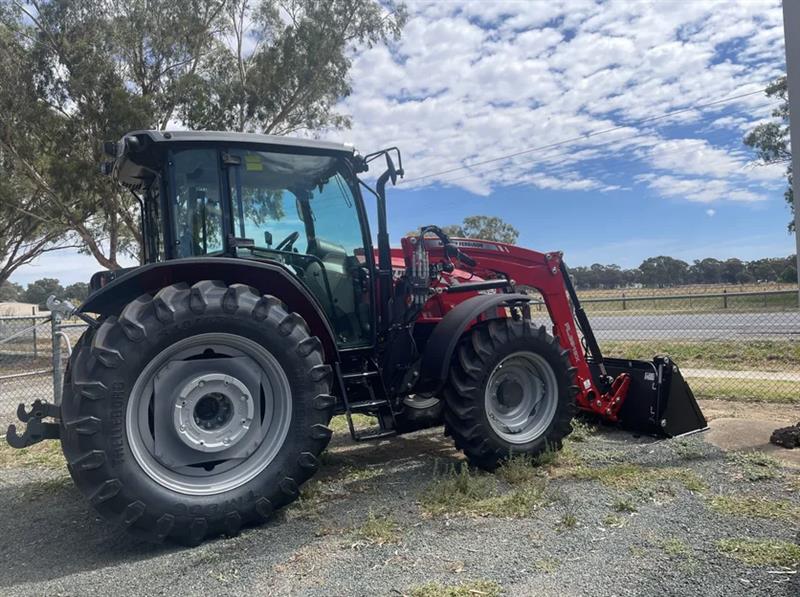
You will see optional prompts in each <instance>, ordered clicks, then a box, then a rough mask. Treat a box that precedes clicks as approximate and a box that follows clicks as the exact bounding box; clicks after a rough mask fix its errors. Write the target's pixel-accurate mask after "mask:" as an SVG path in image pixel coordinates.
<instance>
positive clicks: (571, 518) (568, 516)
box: [558, 512, 578, 529]
mask: <svg viewBox="0 0 800 597" xmlns="http://www.w3.org/2000/svg"><path fill="white" fill-rule="evenodd" d="M558 524H559V526H560V527H561V528H562V529H574V528H575V527H577V526H578V517H577V516H575V514H574V513H572V512H566V513H565V514H564V516H562V517H561V520H560V521H559V523H558Z"/></svg>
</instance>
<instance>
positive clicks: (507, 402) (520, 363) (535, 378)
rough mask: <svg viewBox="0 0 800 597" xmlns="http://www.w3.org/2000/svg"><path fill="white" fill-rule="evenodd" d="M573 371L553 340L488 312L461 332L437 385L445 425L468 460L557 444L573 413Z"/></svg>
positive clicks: (485, 460)
mask: <svg viewBox="0 0 800 597" xmlns="http://www.w3.org/2000/svg"><path fill="white" fill-rule="evenodd" d="M573 384H574V370H573V369H572V368H571V367H570V364H569V361H568V360H567V358H566V356H565V353H564V351H563V350H562V349H561V347H560V346H559V344H558V341H557V340H556V339H555V338H553V337H552V336H550V335H549V334H548V333H547V332H546V331H545V328H544V327H540V328H538V329H536V328H533V327H531V325H530V322H526V321H515V320H512V319H494V320H491V321H488V322H485V323H480V324H478V325H476V326H475V327H474V328H472V329H471V330H470V331H469V332H467V333H466V334H465V335H464V337H463V338H462V339H461V341H460V343H459V346H458V348H457V350H456V354H455V355H454V357H453V362H452V365H451V370H450V376H449V379H448V383H447V384H446V386H445V391H444V396H445V401H446V407H445V429H446V431H447V432H448V433H449V434H450V435H451V436H452V437H453V439H454V441H455V444H456V447H457V448H459V449H460V450H463V451H464V453H465V455H466V456H467V458H468V459H469V461H470V463H472V464H473V465H475V466H478V467H480V468H483V469H485V470H489V471H491V470H494V469H496V468H497V467H498V465H499V464H500V463H501V462H502V461H503V460H505V459H507V458H509V456H513V455H517V454H524V455H529V456H537V455H539V454H541V453H542V452H544V451H545V450H549V449H552V450H555V449H559V448H560V447H561V442H562V440H563V439H564V437H566V436H567V435H568V434H569V433H570V432H571V431H572V426H571V424H570V421H571V420H572V417H573V415H574V412H575V398H574V394H575V389H576V388H575V386H574V385H573Z"/></svg>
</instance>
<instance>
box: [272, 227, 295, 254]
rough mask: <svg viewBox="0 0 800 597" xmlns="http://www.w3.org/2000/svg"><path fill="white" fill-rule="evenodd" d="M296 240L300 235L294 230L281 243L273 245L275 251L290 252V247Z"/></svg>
mask: <svg viewBox="0 0 800 597" xmlns="http://www.w3.org/2000/svg"><path fill="white" fill-rule="evenodd" d="M298 238H300V233H299V232H298V231H297V230H295V231H294V232H292V233H291V234H290V235H289V236H287V237H286V238H284V239H283V240H282V241H281V242H279V243H278V244H277V245H275V250H276V251H291V250H292V245H293V244H294V243H295V241H296V240H297V239H298Z"/></svg>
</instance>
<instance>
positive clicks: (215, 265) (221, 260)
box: [78, 257, 339, 362]
mask: <svg viewBox="0 0 800 597" xmlns="http://www.w3.org/2000/svg"><path fill="white" fill-rule="evenodd" d="M97 280H98V274H95V276H94V277H93V279H92V283H93V284H92V287H93V288H94V287H96V281H97ZM200 280H221V281H222V282H225V283H226V284H237V283H238V284H247V285H248V286H252V287H253V288H256V289H258V291H259V292H261V293H263V294H273V295H275V296H277V297H278V298H280V299H281V300H282V301H283V302H284V303H286V304H287V305H288V306H289V308H290V309H291V310H292V311H294V312H296V313H299V314H300V315H301V316H302V317H303V319H305V321H306V323H307V324H308V326H309V328H310V329H311V333H312V334H313V335H315V336H317V337H318V338H319V339H320V341H321V342H322V345H323V347H324V349H325V359H326V361H328V362H333V361H338V360H339V353H338V348H337V347H336V341H335V336H334V334H333V329H332V327H331V324H330V322H329V321H328V318H327V316H326V315H325V312H324V311H323V310H322V306H321V305H320V304H319V302H318V301H317V299H316V298H315V297H314V295H312V294H311V293H310V292H309V291H308V290H307V289H306V287H305V286H303V284H302V283H301V282H299V281H298V280H297V278H296V276H294V275H293V274H292V273H291V272H290V271H289V270H288V269H286V268H285V267H283V266H282V265H281V264H279V263H269V262H263V261H251V260H248V259H234V258H231V257H189V258H186V259H173V260H170V261H165V262H161V263H148V264H146V265H142V266H140V267H136V268H132V269H130V270H127V271H125V273H123V274H122V275H119V276H118V277H116V278H114V279H112V280H111V281H110V282H108V284H106V285H105V286H102V288H98V289H97V290H95V291H94V292H92V294H90V295H89V297H88V298H87V299H86V301H85V302H84V303H83V304H82V305H81V306H80V307H79V308H78V311H79V312H81V313H98V314H100V315H116V314H118V313H119V312H120V311H121V310H122V308H123V307H124V306H125V305H126V304H128V303H129V302H130V301H132V300H134V299H135V298H136V297H138V296H140V295H142V294H153V293H155V292H157V291H158V290H159V289H160V288H164V287H165V286H169V285H170V284H176V283H179V282H185V283H186V284H189V285H191V284H194V283H195V282H199V281H200Z"/></svg>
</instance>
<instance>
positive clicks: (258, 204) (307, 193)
mask: <svg viewBox="0 0 800 597" xmlns="http://www.w3.org/2000/svg"><path fill="white" fill-rule="evenodd" d="M105 151H106V153H107V154H108V155H109V158H110V159H109V161H108V162H106V163H105V164H104V170H105V172H106V173H107V174H109V175H110V176H112V177H113V178H114V179H115V180H116V181H117V182H118V183H119V184H121V185H122V186H123V187H125V188H126V189H128V190H129V191H130V192H131V193H133V194H134V195H135V196H136V198H137V200H138V201H139V202H140V204H141V206H142V230H143V238H144V239H145V242H144V247H143V253H144V263H143V264H142V265H141V266H139V267H135V268H129V269H126V270H118V271H106V272H99V273H97V274H95V275H94V276H93V277H92V279H91V283H90V288H91V294H90V296H89V298H88V299H87V300H86V301H85V302H84V304H83V305H81V306H80V307H79V308H78V309H77V310H75V312H74V315H75V316H77V317H80V318H82V319H83V320H84V321H86V322H87V324H88V329H87V331H86V332H85V333H84V335H83V336H82V337H81V339H80V340H79V342H78V343H77V344H76V346H75V347H74V350H73V352H72V355H71V357H70V360H69V363H68V366H67V369H66V372H65V379H64V391H63V400H62V403H61V404H47V403H45V402H43V401H36V403H34V407H33V408H32V409H31V410H30V411H27V410H25V408H24V407H22V406H21V407H20V415H21V417H20V418H21V419H22V420H23V422H26V423H27V426H26V429H25V431H24V432H23V433H22V434H18V432H17V430H16V428H15V427H14V426H11V427H10V428H9V430H8V433H7V441H8V442H9V444H11V445H12V446H14V447H25V446H29V445H31V444H33V443H36V442H38V441H42V440H45V439H56V438H58V439H60V441H61V445H62V448H63V451H64V455H65V458H66V460H67V463H68V467H69V471H70V473H71V475H72V477H73V479H74V481H75V483H76V485H77V486H78V488H79V489H80V490H81V491H82V492H83V493H84V494H85V495H86V497H87V498H88V499H89V501H90V502H91V503H92V505H93V506H94V507H95V508H96V509H97V510H98V511H99V512H100V513H101V514H102V515H103V516H105V517H106V518H108V519H110V520H112V521H115V522H118V523H121V524H122V525H124V526H126V527H128V528H129V529H131V530H132V531H133V532H136V533H137V534H139V535H141V536H144V537H146V538H148V539H151V540H156V541H161V540H165V539H169V540H174V541H178V542H182V543H188V544H197V543H199V542H201V541H202V540H203V539H205V538H207V537H212V536H216V535H220V534H226V535H232V534H235V533H236V532H238V531H239V529H240V528H242V527H243V526H246V525H252V524H257V523H259V522H262V521H264V520H267V519H269V517H270V516H271V515H272V513H273V512H274V511H275V510H276V509H278V508H280V507H282V506H284V505H286V504H288V503H290V502H291V501H292V500H294V499H295V498H297V496H298V495H299V490H300V486H301V485H302V483H303V482H304V481H306V480H307V479H308V478H309V477H310V476H311V475H313V474H314V472H315V471H316V470H317V469H318V468H319V466H320V463H319V455H320V453H321V452H322V451H323V450H324V449H325V447H326V446H327V444H328V441H329V440H330V438H331V434H332V432H331V429H330V428H329V427H328V423H329V421H330V419H331V417H333V416H334V415H345V416H346V417H347V420H348V422H349V423H350V430H351V435H352V437H353V439H354V440H356V441H368V440H375V439H380V438H385V437H389V436H392V435H398V434H401V433H408V432H411V431H415V430H417V429H423V428H426V427H431V426H436V425H440V424H442V423H443V424H444V429H445V433H446V434H448V435H450V436H451V437H452V438H453V440H454V442H455V444H456V446H457V447H458V448H459V449H461V450H463V451H464V453H465V454H466V456H467V458H468V459H469V461H470V462H471V463H472V464H474V465H476V466H479V467H481V468H483V469H486V470H493V469H495V468H496V467H497V466H498V465H500V464H501V463H502V462H503V461H504V460H505V459H507V458H509V457H510V456H513V455H515V454H527V455H536V454H539V453H541V452H542V451H544V450H547V449H553V448H559V447H560V446H561V442H562V440H563V439H564V438H565V437H566V436H567V435H568V434H569V433H570V431H571V430H572V427H571V424H570V422H571V420H572V418H573V416H574V415H575V413H576V411H577V409H582V410H584V411H587V412H590V413H593V414H595V415H597V416H599V417H601V418H603V419H605V420H607V421H610V422H618V423H620V424H621V425H623V426H625V427H627V428H630V429H632V430H634V431H636V432H639V433H648V434H653V435H658V436H674V435H679V434H683V433H688V432H691V431H694V430H698V429H702V428H704V427H705V419H704V418H703V415H702V413H701V412H700V410H699V408H698V406H697V403H696V402H695V400H694V397H693V395H692V393H691V390H690V389H689V387H688V385H687V384H686V382H685V381H684V380H683V378H682V376H681V374H680V371H679V370H678V368H677V367H676V366H675V365H674V364H673V363H672V362H671V361H670V360H669V359H668V358H667V357H657V358H655V359H654V360H653V361H652V362H641V361H629V360H618V359H604V358H603V356H602V354H601V352H600V349H599V347H598V344H597V342H596V340H595V338H594V335H593V333H592V330H591V326H590V324H589V321H588V319H587V317H586V314H585V313H584V311H583V309H582V308H581V306H580V302H579V300H578V297H577V295H576V293H575V291H574V288H573V286H572V283H571V280H570V277H569V272H568V270H567V268H566V266H565V264H564V262H563V260H562V255H561V253H559V252H551V253H544V254H543V253H538V252H535V251H530V250H527V249H523V248H519V247H515V246H512V245H507V244H503V243H497V242H489V241H480V240H466V239H451V238H449V237H448V236H447V235H446V234H444V233H443V232H442V230H440V229H439V228H437V227H436V226H423V227H421V228H420V230H419V234H417V235H414V236H410V237H407V238H403V239H402V240H401V246H400V247H399V248H394V249H393V248H391V247H390V244H389V236H388V231H387V211H386V192H385V188H386V185H387V184H388V183H389V182H391V183H395V182H396V180H397V177H398V176H402V162H401V160H400V152H399V151H398V150H397V149H396V148H391V149H389V150H383V151H379V152H376V153H374V154H369V155H367V156H361V155H359V154H358V153H356V152H355V151H354V150H353V148H351V147H349V146H346V145H339V144H334V143H326V142H320V141H311V140H304V139H289V138H285V137H274V136H266V135H255V134H239V133H215V132H188V131H180V132H159V131H136V132H132V133H129V134H128V135H125V136H124V137H123V138H122V139H121V140H120V141H119V142H116V143H108V144H106V146H105ZM392 156H394V158H395V159H396V160H397V164H398V167H395V163H394V159H393V158H392ZM376 160H383V161H385V164H386V166H385V170H384V171H383V172H382V173H381V174H380V176H379V177H378V178H377V181H376V184H375V188H374V189H373V188H371V187H370V186H369V185H368V184H367V183H365V182H364V181H362V180H360V179H359V177H358V175H359V174H360V173H363V172H365V171H367V170H368V169H369V167H370V165H371V164H374V163H375V162H376ZM362 189H364V190H365V191H366V192H368V193H369V194H371V195H374V197H375V199H376V201H377V228H378V230H377V246H376V247H373V245H372V234H371V232H370V227H369V222H368V219H367V213H366V208H365V201H364V197H363V196H362ZM528 288H533V289H536V290H537V291H538V292H539V293H541V297H542V299H543V301H544V303H545V305H546V307H547V312H548V314H549V319H550V321H549V322H548V325H537V324H535V323H534V317H533V316H532V313H531V306H532V304H534V301H535V300H536V299H535V297H534V296H533V295H532V294H528V293H527V292H525V291H523V289H528ZM354 413H365V414H368V415H371V416H374V417H376V418H377V420H378V423H379V428H377V429H376V430H370V431H367V432H364V431H360V432H359V431H357V430H356V429H355V427H354V426H353V425H352V415H353V414H354Z"/></svg>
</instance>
